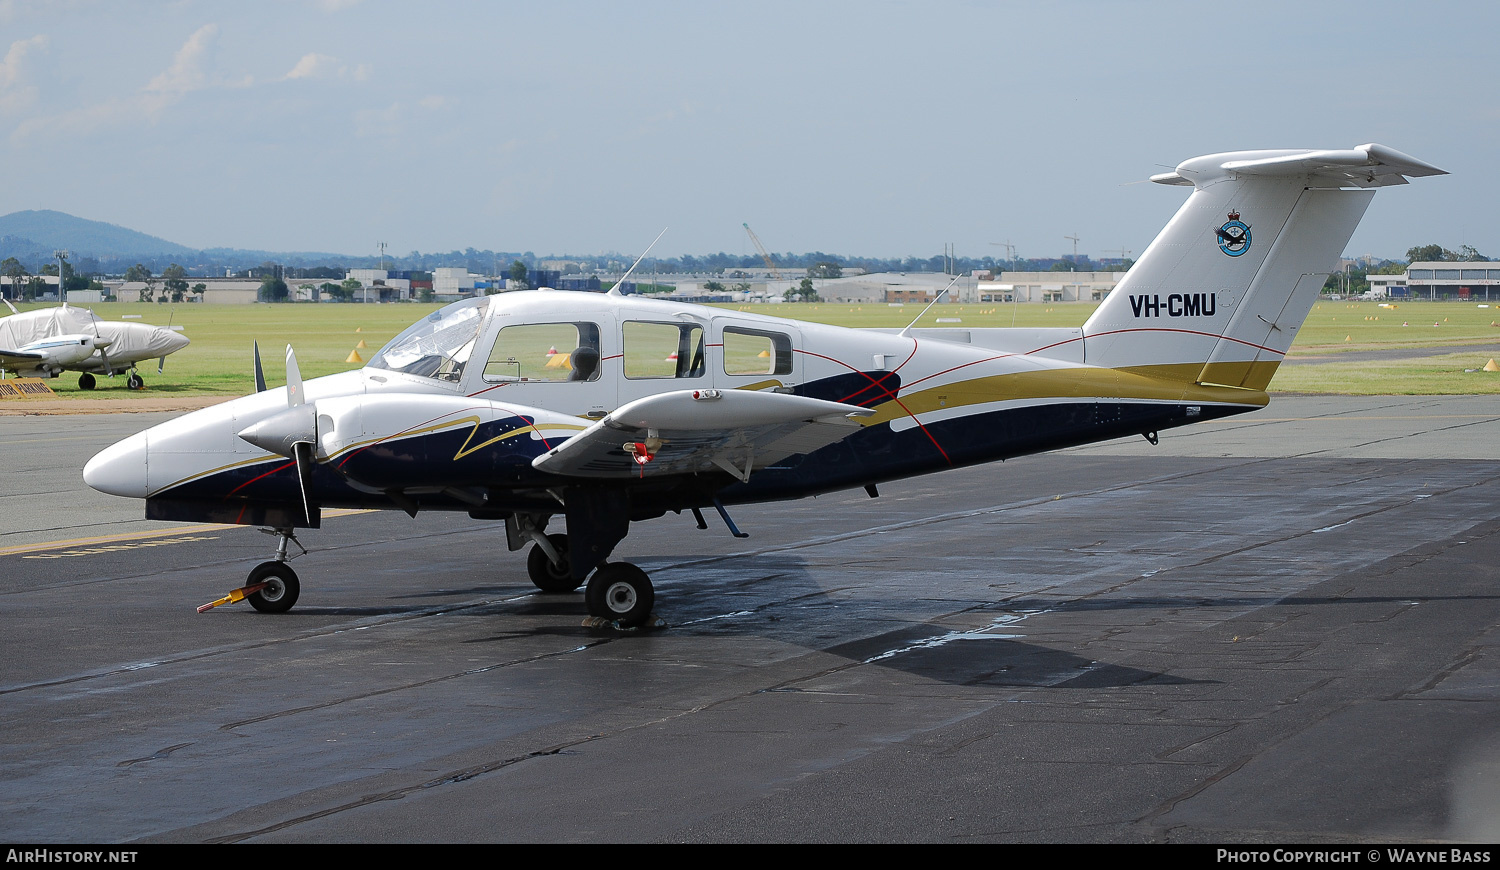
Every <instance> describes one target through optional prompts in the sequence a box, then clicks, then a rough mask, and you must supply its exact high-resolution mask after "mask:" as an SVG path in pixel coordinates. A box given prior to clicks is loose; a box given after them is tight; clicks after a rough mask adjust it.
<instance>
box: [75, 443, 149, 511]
mask: <svg viewBox="0 0 1500 870" xmlns="http://www.w3.org/2000/svg"><path fill="white" fill-rule="evenodd" d="M83 482H84V483H86V484H88V485H89V486H91V487H93V488H94V489H97V490H99V491H100V492H104V493H109V494H110V495H123V496H126V497H128V498H145V497H146V433H145V432H140V433H137V434H135V435H132V436H130V437H129V438H126V439H125V440H124V441H120V442H118V443H116V444H112V445H110V446H109V447H106V448H104V449H103V450H101V451H100V452H99V453H98V454H97V455H96V456H94V458H93V459H90V460H89V461H88V464H87V465H85V466H84V467H83Z"/></svg>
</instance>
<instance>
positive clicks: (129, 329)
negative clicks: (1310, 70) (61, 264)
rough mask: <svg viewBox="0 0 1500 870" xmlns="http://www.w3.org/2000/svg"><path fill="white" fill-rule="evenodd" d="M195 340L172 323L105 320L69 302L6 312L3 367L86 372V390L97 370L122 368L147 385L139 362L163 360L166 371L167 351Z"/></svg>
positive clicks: (0, 348) (1, 322) (137, 385)
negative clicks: (175, 327)
mask: <svg viewBox="0 0 1500 870" xmlns="http://www.w3.org/2000/svg"><path fill="white" fill-rule="evenodd" d="M6 305H7V306H8V307H10V310H11V311H13V312H15V311H16V309H15V306H13V305H10V303H9V302H7V303H6ZM189 343H190V342H189V341H188V338H187V336H185V335H182V334H181V333H179V332H174V331H173V330H171V329H168V328H167V327H163V326H152V325H150V324H147V323H126V322H123V321H112V320H100V319H99V318H98V317H96V316H95V315H94V313H93V312H92V311H89V310H88V309H87V308H78V307H76V306H72V305H67V304H63V305H60V306H58V307H56V308H38V309H34V310H32V311H21V312H16V313H13V314H11V315H10V316H9V317H0V369H4V370H6V371H10V372H15V373H17V374H19V375H20V376H21V377H43V378H55V377H57V376H58V375H61V374H62V373H63V372H65V371H73V372H81V373H82V374H80V375H79V376H78V386H79V387H81V388H83V389H85V390H92V389H93V388H94V385H95V379H94V376H95V375H101V374H102V375H108V376H110V377H114V375H115V374H117V373H120V372H129V373H130V374H129V376H128V377H127V378H126V385H127V386H129V387H130V388H131V389H132V390H138V389H141V388H142V387H144V386H145V385H146V382H145V380H144V379H143V378H142V377H141V376H140V374H139V373H138V372H136V368H135V367H136V363H139V362H142V361H144V360H148V359H156V360H159V361H160V362H159V363H158V364H157V368H156V370H157V372H158V373H160V372H161V370H162V368H163V367H164V366H165V365H166V361H167V356H168V355H169V354H173V353H176V352H177V351H179V350H182V349H183V348H185V347H187V346H188V344H189Z"/></svg>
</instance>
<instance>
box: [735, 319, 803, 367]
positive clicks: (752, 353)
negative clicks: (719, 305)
mask: <svg viewBox="0 0 1500 870" xmlns="http://www.w3.org/2000/svg"><path fill="white" fill-rule="evenodd" d="M791 373H792V340H791V338H789V337H788V336H786V335H785V334H783V333H780V332H771V331H768V330H761V329H745V328H744V327H739V326H726V327H724V374H726V375H789V374H791Z"/></svg>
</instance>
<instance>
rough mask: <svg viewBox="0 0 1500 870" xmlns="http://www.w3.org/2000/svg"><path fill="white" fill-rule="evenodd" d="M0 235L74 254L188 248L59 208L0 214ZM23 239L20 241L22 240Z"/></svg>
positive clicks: (32, 247) (182, 251)
mask: <svg viewBox="0 0 1500 870" xmlns="http://www.w3.org/2000/svg"><path fill="white" fill-rule="evenodd" d="M0 239H4V240H5V242H7V243H8V244H6V245H5V247H7V248H9V247H15V248H17V249H18V250H17V251H16V252H15V254H10V253H8V254H7V256H14V255H16V254H19V253H21V251H20V250H19V249H20V248H23V247H25V248H28V252H29V251H40V252H45V254H46V255H51V253H52V252H53V251H54V250H57V249H63V250H67V251H70V252H72V254H73V255H74V256H75V257H101V258H102V257H145V256H150V255H153V254H170V255H186V254H192V253H195V251H194V250H193V249H192V248H188V247H185V246H183V245H179V244H176V243H175V242H169V241H167V240H166V239H159V238H157V237H156V236H148V235H146V234H145V233H138V232H136V231H135V230H128V229H126V228H124V227H117V226H115V225H114V224H107V223H104V222H103V221H91V220H85V219H84V218H80V217H74V216H72V215H70V214H64V213H63V212H60V211H17V212H11V213H10V214H8V215H5V216H3V217H0ZM23 243H24V244H23Z"/></svg>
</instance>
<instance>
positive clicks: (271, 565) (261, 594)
mask: <svg viewBox="0 0 1500 870" xmlns="http://www.w3.org/2000/svg"><path fill="white" fill-rule="evenodd" d="M260 583H264V584H265V586H263V587H262V588H261V589H260V591H258V592H252V593H250V594H249V595H246V596H245V600H246V601H248V602H250V606H251V607H254V608H255V609H256V610H259V611H260V612H261V613H286V612H287V611H288V610H291V609H292V605H293V604H296V603H297V596H298V595H299V594H301V592H302V584H301V583H300V582H298V580H297V572H296V571H293V570H292V568H291V566H290V565H288V564H287V563H285V562H262V563H260V564H259V565H256V566H255V570H253V571H251V572H250V577H249V579H248V580H246V582H245V585H246V586H247V587H248V586H255V585H257V584H260Z"/></svg>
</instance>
